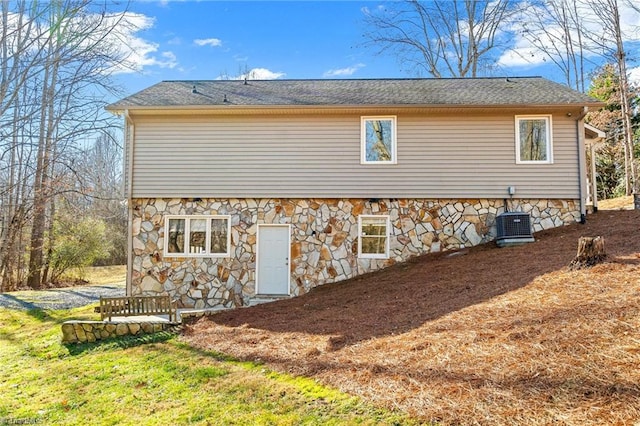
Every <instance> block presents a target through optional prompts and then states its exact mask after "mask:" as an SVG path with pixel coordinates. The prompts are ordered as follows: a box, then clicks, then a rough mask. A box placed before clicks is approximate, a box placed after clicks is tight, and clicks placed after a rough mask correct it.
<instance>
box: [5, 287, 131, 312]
mask: <svg viewBox="0 0 640 426" xmlns="http://www.w3.org/2000/svg"><path fill="white" fill-rule="evenodd" d="M125 293H126V289H125V283H124V282H122V283H116V284H102V285H87V286H77V287H65V288H54V289H50V290H38V291H35V290H31V291H14V292H10V293H2V294H0V308H9V309H25V310H26V309H52V310H54V309H71V308H78V307H80V306H85V305H90V304H91V303H95V302H97V301H98V300H99V299H100V296H110V297H113V296H125Z"/></svg>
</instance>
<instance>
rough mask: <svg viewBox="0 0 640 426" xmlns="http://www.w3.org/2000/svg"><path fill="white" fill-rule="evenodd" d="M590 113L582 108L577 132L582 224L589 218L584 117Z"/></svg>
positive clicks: (586, 108) (587, 109) (585, 108)
mask: <svg viewBox="0 0 640 426" xmlns="http://www.w3.org/2000/svg"><path fill="white" fill-rule="evenodd" d="M588 111H589V108H588V107H586V106H585V107H582V113H581V114H580V116H579V117H578V119H577V121H576V124H577V126H576V127H577V131H578V182H579V191H580V192H579V195H580V223H585V222H586V218H587V200H586V194H587V182H586V179H585V177H586V176H587V159H586V147H585V142H584V117H585V116H586V115H587V112H588Z"/></svg>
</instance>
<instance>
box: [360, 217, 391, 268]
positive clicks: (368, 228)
mask: <svg viewBox="0 0 640 426" xmlns="http://www.w3.org/2000/svg"><path fill="white" fill-rule="evenodd" d="M390 229H391V228H390V223H389V216H383V215H376V216H367V215H362V216H358V257H363V258H371V259H387V258H389V231H390Z"/></svg>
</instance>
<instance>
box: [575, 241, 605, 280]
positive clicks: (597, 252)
mask: <svg viewBox="0 0 640 426" xmlns="http://www.w3.org/2000/svg"><path fill="white" fill-rule="evenodd" d="M606 257H607V254H606V253H605V251H604V238H602V237H600V236H598V237H580V239H579V240H578V253H577V254H576V257H575V258H574V259H573V260H572V261H571V263H570V264H569V269H570V270H572V271H575V270H578V269H583V268H590V267H592V266H593V265H596V264H598V263H600V262H603V261H604V260H605V259H606Z"/></svg>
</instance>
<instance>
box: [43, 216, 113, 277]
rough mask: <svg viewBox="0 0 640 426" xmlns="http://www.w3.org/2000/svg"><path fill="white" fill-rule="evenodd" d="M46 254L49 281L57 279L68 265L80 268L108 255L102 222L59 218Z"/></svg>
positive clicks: (106, 239)
mask: <svg viewBox="0 0 640 426" xmlns="http://www.w3.org/2000/svg"><path fill="white" fill-rule="evenodd" d="M53 231H54V238H53V246H52V248H51V254H50V257H49V272H50V280H51V281H53V282H56V281H58V280H59V279H60V277H61V276H62V275H63V274H64V273H65V272H67V271H69V269H71V268H83V267H86V266H90V265H92V264H93V263H94V262H96V261H97V260H99V259H104V258H106V257H108V256H109V251H110V249H111V247H110V243H109V239H108V238H107V235H106V225H105V223H104V221H102V220H100V219H94V218H83V219H80V220H77V219H75V220H74V219H70V218H58V220H56V223H55V224H54V228H53Z"/></svg>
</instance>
